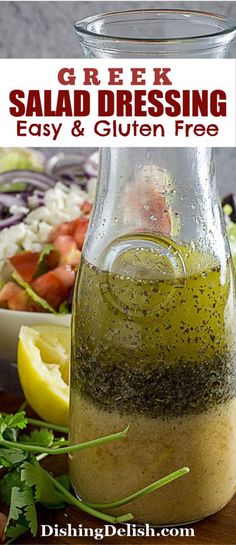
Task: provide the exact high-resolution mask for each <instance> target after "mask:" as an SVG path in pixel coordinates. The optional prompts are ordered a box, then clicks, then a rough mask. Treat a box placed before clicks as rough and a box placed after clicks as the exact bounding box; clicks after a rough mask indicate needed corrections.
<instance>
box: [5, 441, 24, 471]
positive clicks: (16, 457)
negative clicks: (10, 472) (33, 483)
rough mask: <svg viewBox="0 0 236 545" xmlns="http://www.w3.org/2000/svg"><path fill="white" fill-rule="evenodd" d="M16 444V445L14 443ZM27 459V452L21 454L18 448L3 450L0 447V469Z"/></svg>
mask: <svg viewBox="0 0 236 545" xmlns="http://www.w3.org/2000/svg"><path fill="white" fill-rule="evenodd" d="M16 444H17V443H16ZM27 457H28V453H27V452H23V451H22V450H20V449H18V448H11V449H8V448H4V447H2V448H1V447H0V467H11V466H12V465H14V464H18V463H19V462H22V461H23V460H26V458H27Z"/></svg>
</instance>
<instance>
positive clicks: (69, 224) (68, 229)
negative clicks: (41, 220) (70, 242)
mask: <svg viewBox="0 0 236 545" xmlns="http://www.w3.org/2000/svg"><path fill="white" fill-rule="evenodd" d="M73 224H74V220H73V221H65V222H64V223H62V224H61V225H58V226H57V227H55V228H54V229H53V230H52V231H51V233H50V235H49V237H48V242H54V240H56V238H57V237H60V236H71V235H72V234H73V231H74V226H73Z"/></svg>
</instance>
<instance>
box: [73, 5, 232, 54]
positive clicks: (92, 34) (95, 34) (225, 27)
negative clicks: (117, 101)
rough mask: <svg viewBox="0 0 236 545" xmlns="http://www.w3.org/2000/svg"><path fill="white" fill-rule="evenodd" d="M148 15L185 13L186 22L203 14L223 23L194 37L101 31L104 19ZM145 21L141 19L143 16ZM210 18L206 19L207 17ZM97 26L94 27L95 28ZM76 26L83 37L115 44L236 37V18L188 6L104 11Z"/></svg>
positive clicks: (178, 41)
mask: <svg viewBox="0 0 236 545" xmlns="http://www.w3.org/2000/svg"><path fill="white" fill-rule="evenodd" d="M145 14H156V15H159V17H160V18H161V17H163V16H165V15H167V16H168V15H172V16H174V15H176V16H182V18H183V21H187V20H189V18H190V17H192V18H194V17H202V20H203V21H204V18H208V19H209V23H212V27H213V23H214V22H215V23H217V22H218V23H219V24H221V25H222V27H221V28H220V30H216V31H214V32H210V33H208V34H204V33H203V34H198V35H193V36H184V35H183V36H179V37H175V38H173V37H167V38H153V37H151V38H150V37H132V36H118V35H115V34H113V33H111V34H107V33H103V32H100V31H101V24H102V21H108V20H109V19H110V21H111V19H112V17H116V16H121V17H125V16H129V15H134V16H135V15H137V16H139V15H145ZM140 20H141V19H140ZM205 20H206V19H205ZM118 22H119V23H122V21H118ZM96 24H97V28H95V25H96ZM91 27H93V29H91ZM74 29H75V32H76V34H78V35H79V36H80V37H81V39H83V38H86V37H87V38H90V39H96V40H101V41H107V42H109V41H113V42H114V43H127V44H128V43H131V44H132V43H133V44H134V43H137V44H157V45H162V44H163V45H165V44H176V45H177V44H188V43H193V42H199V41H202V40H206V39H207V40H210V39H217V38H224V37H229V35H230V34H232V38H233V36H234V35H235V34H236V21H234V20H232V19H230V18H228V17H225V16H224V15H222V14H220V13H215V12H208V11H200V10H188V9H157V8H149V9H131V10H118V11H110V12H105V13H100V14H96V15H92V16H89V17H86V18H84V19H81V20H79V21H76V22H75V23H74Z"/></svg>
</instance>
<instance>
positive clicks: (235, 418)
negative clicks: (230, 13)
mask: <svg viewBox="0 0 236 545" xmlns="http://www.w3.org/2000/svg"><path fill="white" fill-rule="evenodd" d="M176 14H177V15H176V16H174V14H173V12H172V11H171V12H167V10H164V12H163V13H161V12H159V11H158V12H153V10H152V18H151V20H153V19H154V18H155V20H156V21H159V23H160V24H159V25H158V24H157V26H156V28H157V29H158V31H159V30H160V28H161V29H162V31H161V32H162V35H161V38H160V39H159V40H157V39H155V40H154V38H153V35H152V32H154V30H153V29H154V26H152V27H151V28H150V27H148V28H149V38H147V39H145V38H141V39H138V38H137V37H136V36H137V35H138V36H143V35H144V26H143V24H144V23H143V21H145V22H146V21H147V17H148V18H149V19H150V11H147V12H133V15H132V14H131V12H128V15H124V14H119V17H118V16H117V14H115V15H108V16H107V15H106V16H104V20H103V22H101V16H98V17H97V18H96V17H95V18H94V20H93V21H92V20H91V18H90V19H89V20H87V21H85V22H82V23H78V24H77V25H76V27H77V31H78V32H79V34H80V39H81V42H82V45H83V47H84V50H85V51H86V53H87V54H89V55H90V56H95V55H96V56H102V55H104V56H106V55H107V51H108V50H109V52H110V55H112V56H113V53H114V56H119V55H118V51H119V53H120V56H122V54H123V56H124V50H125V56H127V52H128V53H129V54H130V56H135V55H136V56H140V52H141V53H142V54H144V53H145V55H148V56H150V51H149V47H150V43H149V42H150V41H151V47H152V51H151V56H152V55H154V48H155V51H156V53H155V56H156V57H158V56H160V55H164V54H167V51H168V55H169V56H171V55H170V53H169V49H168V48H169V47H173V48H174V49H173V50H172V53H173V56H177V52H178V56H181V48H182V47H183V51H182V54H183V55H182V56H200V52H201V51H202V55H203V56H208V53H209V56H212V54H213V49H214V54H215V55H216V56H221V55H223V54H224V53H225V51H226V50H227V48H228V45H229V43H230V41H232V38H233V35H234V32H235V27H234V29H233V27H232V24H231V23H229V22H228V21H227V22H226V21H225V19H224V18H219V19H220V22H221V23H219V20H218V17H214V16H210V15H209V14H207V15H204V14H197V15H196V14H191V13H190V12H188V16H186V12H176ZM107 17H108V22H109V21H111V17H113V18H114V17H116V20H118V19H119V25H120V27H118V26H117V25H118V23H117V24H114V26H113V27H112V28H113V32H114V33H115V36H113V37H111V36H110V35H109V28H108V27H109V25H108V22H107V19H106V18H107ZM109 17H110V19H109ZM204 17H205V19H204ZM211 17H212V19H211ZM125 18H128V19H127V21H126V19H125ZM134 18H135V21H136V24H134V22H133V23H132V25H131V21H134ZM178 18H179V19H178ZM98 19H99V21H98ZM176 19H178V24H177V25H174V26H173V24H174V23H175V22H176ZM199 19H200V22H199ZM202 19H203V20H204V22H205V23H204V24H203V22H202ZM124 20H125V21H126V24H122V23H124ZM222 20H223V22H222ZM216 24H217V25H219V24H221V25H223V24H224V30H222V28H221V30H219V28H217V30H216V29H215V26H216ZM96 25H97V26H96ZM130 25H131V26H130ZM165 25H166V26H165ZM194 25H195V26H194ZM201 25H202V26H201ZM204 25H205V26H204ZM88 26H89V28H90V30H88ZM78 27H79V28H80V29H81V28H83V30H82V31H81V30H78ZM200 27H201V29H202V30H201V31H200ZM98 28H99V32H100V34H99V32H98ZM119 28H120V32H121V28H122V32H123V34H124V33H126V34H127V36H129V39H128V38H126V37H125V36H123V34H122V37H121V38H119ZM171 28H172V29H173V28H174V29H175V32H176V33H177V36H176V35H175V36H174V38H173V37H172V32H171ZM91 29H92V30H91ZM145 29H146V25H145ZM193 29H194V30H193ZM229 29H230V30H229ZM210 30H211V32H210ZM102 32H104V33H105V34H104V35H102V36H101V33H102ZM145 32H146V30H145ZM196 32H198V36H196V34H195V33H196ZM89 33H90V34H89ZM91 33H92V36H91ZM205 33H208V37H207V38H206V36H205ZM163 36H165V38H164V39H163ZM166 36H167V37H166ZM168 36H169V38H168ZM191 36H193V37H192V38H191ZM132 37H133V41H132ZM154 41H155V43H154ZM85 42H86V44H85ZM220 42H221V46H220ZM98 43H99V44H100V47H98ZM89 44H90V45H89ZM207 44H208V45H209V50H208V52H207ZM120 47H121V50H120V49H119V48H120ZM112 48H113V49H114V51H113V50H112ZM129 48H131V49H130V50H129ZM145 48H147V51H146V52H144V50H145ZM194 48H195V49H194ZM196 48H197V49H196ZM134 51H135V54H134ZM188 51H189V55H188V54H187V53H188ZM193 51H194V54H193ZM196 51H197V54H196ZM100 159H101V161H100V175H99V184H98V188H97V195H96V202H95V206H94V210H93V216H92V219H91V222H90V227H89V231H88V234H87V238H86V242H85V245H84V248H83V255H82V261H81V265H80V269H79V273H78V277H77V285H76V290H75V296H74V308H73V323H72V372H71V408H70V440H71V442H72V443H75V442H78V441H81V442H82V441H87V440H89V439H93V438H96V437H100V436H102V435H106V434H110V433H114V432H116V431H120V430H122V429H124V428H125V427H126V426H127V425H128V424H130V430H129V433H128V436H127V438H126V439H125V440H124V441H120V442H115V443H111V444H109V445H105V446H100V447H96V448H91V449H87V450H86V451H81V452H77V453H74V454H73V455H72V456H71V459H70V472H71V480H72V484H73V486H74V487H75V489H76V491H77V493H78V494H79V496H80V497H82V498H84V499H86V500H88V501H90V502H96V503H106V502H107V503H110V502H112V501H115V500H117V499H120V498H122V497H125V496H127V495H130V494H131V493H133V492H135V491H136V490H138V489H140V488H143V487H144V486H146V485H147V484H149V483H151V482H153V481H155V480H157V479H158V478H160V477H163V476H164V475H166V474H167V473H170V472H172V471H174V470H176V469H178V468H180V467H183V466H188V467H189V468H190V473H189V474H188V475H186V476H185V477H183V478H181V479H179V480H177V481H175V482H173V483H172V484H170V485H168V486H166V487H163V488H162V489H159V490H157V491H156V492H155V493H153V494H152V495H149V496H146V497H143V498H142V499H141V500H138V501H136V502H133V503H132V504H131V505H129V508H128V511H131V512H132V513H133V515H134V518H135V521H136V522H139V523H144V522H149V523H152V524H156V525H170V524H182V523H186V522H190V521H194V520H197V519H200V518H203V517H205V516H207V515H209V514H211V513H214V512H216V511H217V510H219V509H221V508H222V507H223V506H224V505H225V504H226V503H227V502H228V501H229V500H230V498H231V497H232V496H233V494H234V492H235V489H236V398H235V394H236V359H235V334H234V323H235V308H236V306H235V286H234V275H233V270H232V262H231V256H230V252H229V247H228V242H227V239H226V236H225V230H224V223H223V220H222V213H221V206H220V201H219V197H218V193H217V188H216V181H215V165H214V158H213V154H212V151H211V150H210V149H197V148H187V149H184V148H179V149H166V148H165V149H162V148H155V149H153V148H151V149H150V148H145V149H140V148H138V149H136V148H132V149H130V148H127V149H125V148H119V149H109V148H104V149H103V150H101V158H100ZM126 511H127V507H123V508H119V509H118V510H117V512H119V513H122V512H126Z"/></svg>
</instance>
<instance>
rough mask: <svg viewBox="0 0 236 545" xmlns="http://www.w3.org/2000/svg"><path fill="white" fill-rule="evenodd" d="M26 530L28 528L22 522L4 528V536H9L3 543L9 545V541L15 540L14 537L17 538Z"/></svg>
mask: <svg viewBox="0 0 236 545" xmlns="http://www.w3.org/2000/svg"><path fill="white" fill-rule="evenodd" d="M27 530H28V527H27V526H24V525H23V524H18V523H17V524H16V525H14V526H9V527H8V528H7V529H6V532H5V536H6V537H9V538H10V539H8V540H7V541H4V545H10V543H12V542H13V541H15V539H17V538H18V537H20V536H22V534H24V533H25V532H27Z"/></svg>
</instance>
